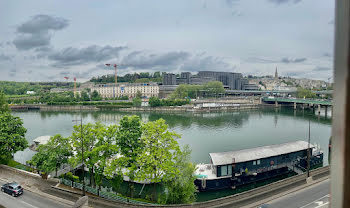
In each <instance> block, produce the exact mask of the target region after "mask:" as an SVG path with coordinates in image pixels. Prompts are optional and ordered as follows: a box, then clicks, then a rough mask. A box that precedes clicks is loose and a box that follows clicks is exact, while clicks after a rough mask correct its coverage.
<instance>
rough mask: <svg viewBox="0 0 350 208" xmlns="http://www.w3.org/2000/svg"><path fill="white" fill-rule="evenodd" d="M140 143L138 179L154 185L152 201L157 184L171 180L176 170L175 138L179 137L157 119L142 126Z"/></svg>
mask: <svg viewBox="0 0 350 208" xmlns="http://www.w3.org/2000/svg"><path fill="white" fill-rule="evenodd" d="M142 129H143V134H142V137H141V139H142V143H143V145H144V148H142V152H141V153H139V154H138V157H137V160H138V164H139V166H140V169H139V171H138V172H137V173H138V178H139V179H140V180H141V181H142V180H145V179H148V180H150V181H151V182H153V183H154V199H155V195H156V185H157V183H160V182H163V181H165V180H172V179H173V178H174V177H175V175H176V174H178V172H179V171H178V169H176V168H175V160H174V158H175V156H176V155H177V153H178V151H180V148H179V145H178V143H177V141H176V139H175V138H179V137H180V135H178V134H176V133H175V132H170V131H168V125H166V124H165V120H163V119H159V120H157V121H154V122H148V123H146V124H144V125H143V126H142Z"/></svg>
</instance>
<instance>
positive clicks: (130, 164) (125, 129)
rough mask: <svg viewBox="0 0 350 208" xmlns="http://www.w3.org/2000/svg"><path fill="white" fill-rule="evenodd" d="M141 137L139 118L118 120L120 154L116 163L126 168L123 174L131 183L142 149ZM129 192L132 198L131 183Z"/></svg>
mask: <svg viewBox="0 0 350 208" xmlns="http://www.w3.org/2000/svg"><path fill="white" fill-rule="evenodd" d="M141 135H142V129H141V120H140V117H138V116H130V117H128V116H124V117H123V118H122V119H121V120H120V124H119V131H118V139H117V141H116V143H117V145H118V146H119V148H120V154H121V157H120V158H119V159H118V160H119V161H118V163H119V164H122V165H123V166H124V167H126V168H127V170H126V171H125V172H124V173H123V174H124V175H126V176H128V177H129V178H130V180H131V181H134V180H135V175H136V172H137V170H138V163H137V157H138V156H139V154H140V152H141V151H142V149H143V148H144V145H143V143H142V141H141ZM129 190H130V196H131V197H133V192H134V186H133V184H132V183H129Z"/></svg>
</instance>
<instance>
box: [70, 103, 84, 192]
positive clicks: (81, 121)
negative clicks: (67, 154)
mask: <svg viewBox="0 0 350 208" xmlns="http://www.w3.org/2000/svg"><path fill="white" fill-rule="evenodd" d="M78 121H80V141H81V165H82V169H83V196H85V168H84V139H83V118H82V116H81V106H80V119H76V120H72V122H78Z"/></svg>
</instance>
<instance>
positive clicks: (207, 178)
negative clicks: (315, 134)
mask: <svg viewBox="0 0 350 208" xmlns="http://www.w3.org/2000/svg"><path fill="white" fill-rule="evenodd" d="M308 149H309V150H310V168H313V167H317V166H322V164H323V152H322V151H321V150H320V149H319V148H317V147H315V146H314V145H311V144H309V143H308V142H305V141H296V142H289V143H284V144H277V145H269V146H263V147H257V148H252V149H244V150H238V151H230V152H219V153H209V156H210V158H211V163H210V164H198V165H197V170H196V175H197V179H196V180H195V184H196V186H197V187H198V190H199V191H211V190H219V189H227V188H231V189H235V188H238V187H240V186H243V185H248V184H252V183H257V182H259V181H264V180H268V179H272V178H275V177H278V176H282V175H286V174H289V173H294V174H302V173H303V172H305V171H306V169H307V163H308V162H307V158H308V157H307V156H308Z"/></svg>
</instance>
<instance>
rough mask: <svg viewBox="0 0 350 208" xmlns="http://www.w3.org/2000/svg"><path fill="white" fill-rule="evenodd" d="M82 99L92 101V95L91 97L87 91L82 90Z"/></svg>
mask: <svg viewBox="0 0 350 208" xmlns="http://www.w3.org/2000/svg"><path fill="white" fill-rule="evenodd" d="M81 99H82V100H83V101H90V97H89V95H88V94H87V92H86V91H82V92H81Z"/></svg>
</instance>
